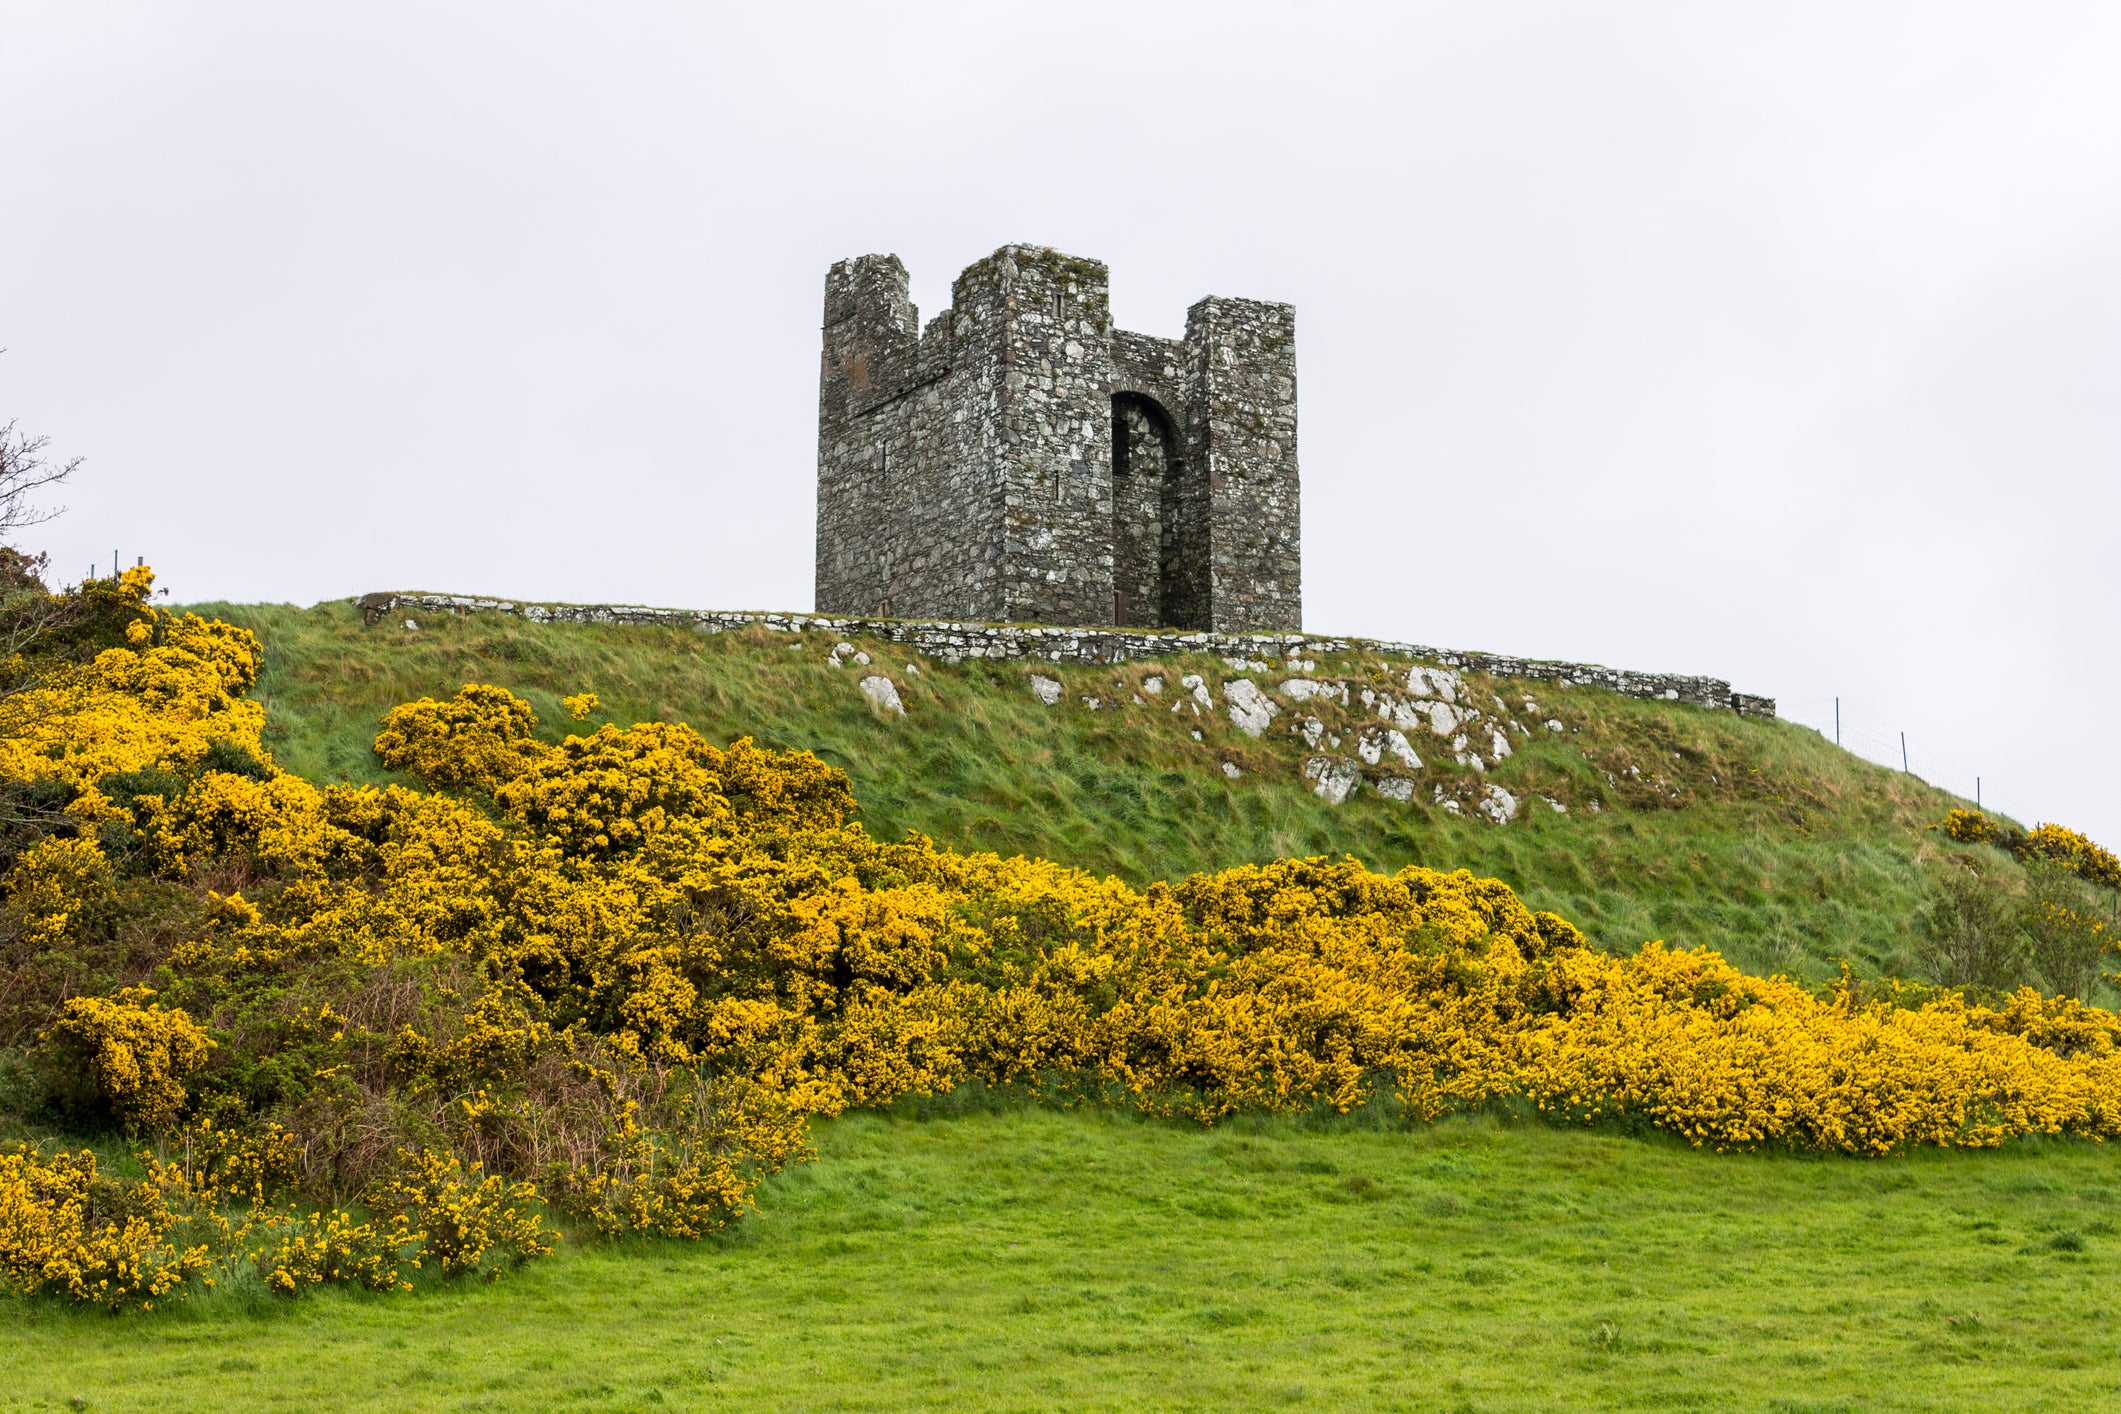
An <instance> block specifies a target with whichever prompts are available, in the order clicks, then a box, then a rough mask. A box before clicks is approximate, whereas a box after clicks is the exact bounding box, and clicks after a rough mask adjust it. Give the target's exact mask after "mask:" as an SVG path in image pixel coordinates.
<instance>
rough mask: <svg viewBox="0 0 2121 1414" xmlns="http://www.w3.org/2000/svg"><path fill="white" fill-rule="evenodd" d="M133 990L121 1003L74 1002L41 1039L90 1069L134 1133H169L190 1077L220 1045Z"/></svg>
mask: <svg viewBox="0 0 2121 1414" xmlns="http://www.w3.org/2000/svg"><path fill="white" fill-rule="evenodd" d="M153 997H154V993H153V992H150V991H148V990H147V989H146V988H144V987H128V988H126V989H125V990H124V991H122V992H120V993H119V994H118V995H117V996H115V997H70V998H68V999H67V1001H66V1002H65V1003H64V1005H62V1006H61V1007H60V1009H59V1019H58V1020H57V1021H55V1022H54V1023H52V1026H51V1029H50V1030H48V1031H46V1032H45V1033H44V1035H43V1037H42V1040H43V1043H44V1046H45V1048H46V1049H47V1050H48V1051H51V1052H55V1053H57V1054H58V1055H59V1056H61V1057H62V1058H63V1059H64V1060H65V1061H68V1062H72V1063H77V1064H80V1065H83V1066H85V1067H86V1068H87V1070H88V1073H89V1075H90V1076H91V1077H92V1078H93V1079H94V1081H95V1085H96V1088H97V1089H98V1090H99V1091H101V1092H102V1095H103V1097H104V1098H105V1099H106V1100H108V1101H109V1103H110V1108H111V1112H112V1114H113V1115H114V1116H115V1117H116V1118H117V1119H118V1121H119V1122H120V1123H122V1124H123V1125H124V1126H125V1128H126V1129H127V1130H128V1131H129V1132H133V1133H140V1132H153V1131H156V1130H160V1129H165V1128H168V1127H169V1125H170V1124H171V1123H172V1122H174V1121H175V1119H176V1118H177V1115H178V1112H179V1111H180V1110H181V1109H182V1107H183V1105H184V1083H183V1082H184V1078H185V1077H186V1076H188V1075H190V1074H191V1073H192V1072H193V1071H195V1070H197V1069H198V1068H199V1067H200V1066H202V1065H204V1064H205V1063H206V1057H207V1054H208V1052H210V1051H212V1050H213V1048H214V1043H213V1041H212V1039H211V1038H209V1037H208V1036H207V1034H206V1033H205V1032H204V1031H202V1030H200V1029H199V1027H198V1025H197V1024H196V1023H195V1022H193V1021H192V1019H191V1018H190V1017H188V1016H186V1015H185V1014H184V1013H183V1012H182V1011H177V1010H171V1009H169V1008H165V1007H161V1006H157V1005H154V1004H153Z"/></svg>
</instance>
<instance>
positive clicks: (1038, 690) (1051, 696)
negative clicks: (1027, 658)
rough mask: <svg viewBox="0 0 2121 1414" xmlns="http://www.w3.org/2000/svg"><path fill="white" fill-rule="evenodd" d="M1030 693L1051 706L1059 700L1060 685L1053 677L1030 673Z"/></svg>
mask: <svg viewBox="0 0 2121 1414" xmlns="http://www.w3.org/2000/svg"><path fill="white" fill-rule="evenodd" d="M1031 695H1032V696H1033V697H1036V698H1037V699H1038V700H1039V701H1041V702H1043V703H1045V704H1046V705H1047V706H1048V707H1051V706H1052V705H1053V704H1054V703H1056V702H1058V701H1060V700H1061V685H1060V684H1059V683H1058V682H1056V681H1055V680H1054V679H1052V678H1049V677H1043V676H1041V675H1039V674H1038V673H1033V674H1032V675H1031Z"/></svg>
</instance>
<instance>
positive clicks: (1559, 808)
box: [1539, 795, 1569, 815]
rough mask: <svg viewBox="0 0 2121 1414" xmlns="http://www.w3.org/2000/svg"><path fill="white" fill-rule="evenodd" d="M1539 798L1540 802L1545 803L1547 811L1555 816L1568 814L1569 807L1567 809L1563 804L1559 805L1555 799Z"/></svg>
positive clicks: (1547, 796) (1549, 797)
mask: <svg viewBox="0 0 2121 1414" xmlns="http://www.w3.org/2000/svg"><path fill="white" fill-rule="evenodd" d="M1539 798H1540V799H1541V800H1543V801H1545V802H1546V803H1547V809H1549V810H1551V811H1553V812H1554V813H1555V814H1556V815H1566V814H1568V813H1569V807H1568V806H1566V805H1563V804H1562V803H1561V802H1560V801H1558V800H1556V799H1555V798H1554V797H1553V796H1551V795H1543V796H1541V797H1539Z"/></svg>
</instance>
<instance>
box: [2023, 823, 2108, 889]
mask: <svg viewBox="0 0 2121 1414" xmlns="http://www.w3.org/2000/svg"><path fill="white" fill-rule="evenodd" d="M2019 853H2020V854H2021V855H2024V856H2026V857H2028V858H2032V859H2049V860H2053V861H2054V862H2055V863H2057V864H2060V865H2062V866H2063V867H2064V868H2067V869H2070V870H2072V871H2074V872H2075V873H2076V874H2077V876H2078V877H2079V878H2082V879H2083V880H2085V881H2086V882H2087V883H2092V884H2098V885H2101V886H2103V887H2105V888H2109V889H2121V859H2116V858H2115V857H2114V855H2113V854H2112V853H2111V852H2110V851H2108V850H2105V849H2102V848H2100V847H2099V846H2098V845H2096V844H2094V843H2092V842H2091V841H2090V840H2088V839H2086V838H2085V837H2084V836H2083V835H2080V834H2078V833H2077V832H2076V831H2075V830H2070V829H2065V828H2063V827H2062V826H2060V825H2042V826H2040V827H2039V828H2037V829H2035V830H2034V831H2033V832H2032V833H2031V834H2029V835H2027V836H2026V837H2025V843H2024V844H2023V845H2021V846H2020V847H2019Z"/></svg>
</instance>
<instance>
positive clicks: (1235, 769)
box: [1223, 761, 1244, 781]
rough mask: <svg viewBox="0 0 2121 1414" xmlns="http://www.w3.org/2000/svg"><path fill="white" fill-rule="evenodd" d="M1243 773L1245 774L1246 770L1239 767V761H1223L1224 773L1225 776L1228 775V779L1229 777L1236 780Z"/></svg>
mask: <svg viewBox="0 0 2121 1414" xmlns="http://www.w3.org/2000/svg"><path fill="white" fill-rule="evenodd" d="M1243 774H1244V771H1243V770H1242V769H1240V768H1239V766H1238V764H1237V763H1236V762H1235V761H1225V762H1223V775H1224V776H1225V777H1226V778H1227V779H1229V780H1233V781H1234V780H1236V779H1237V778H1238V777H1239V776H1242V775H1243Z"/></svg>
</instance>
